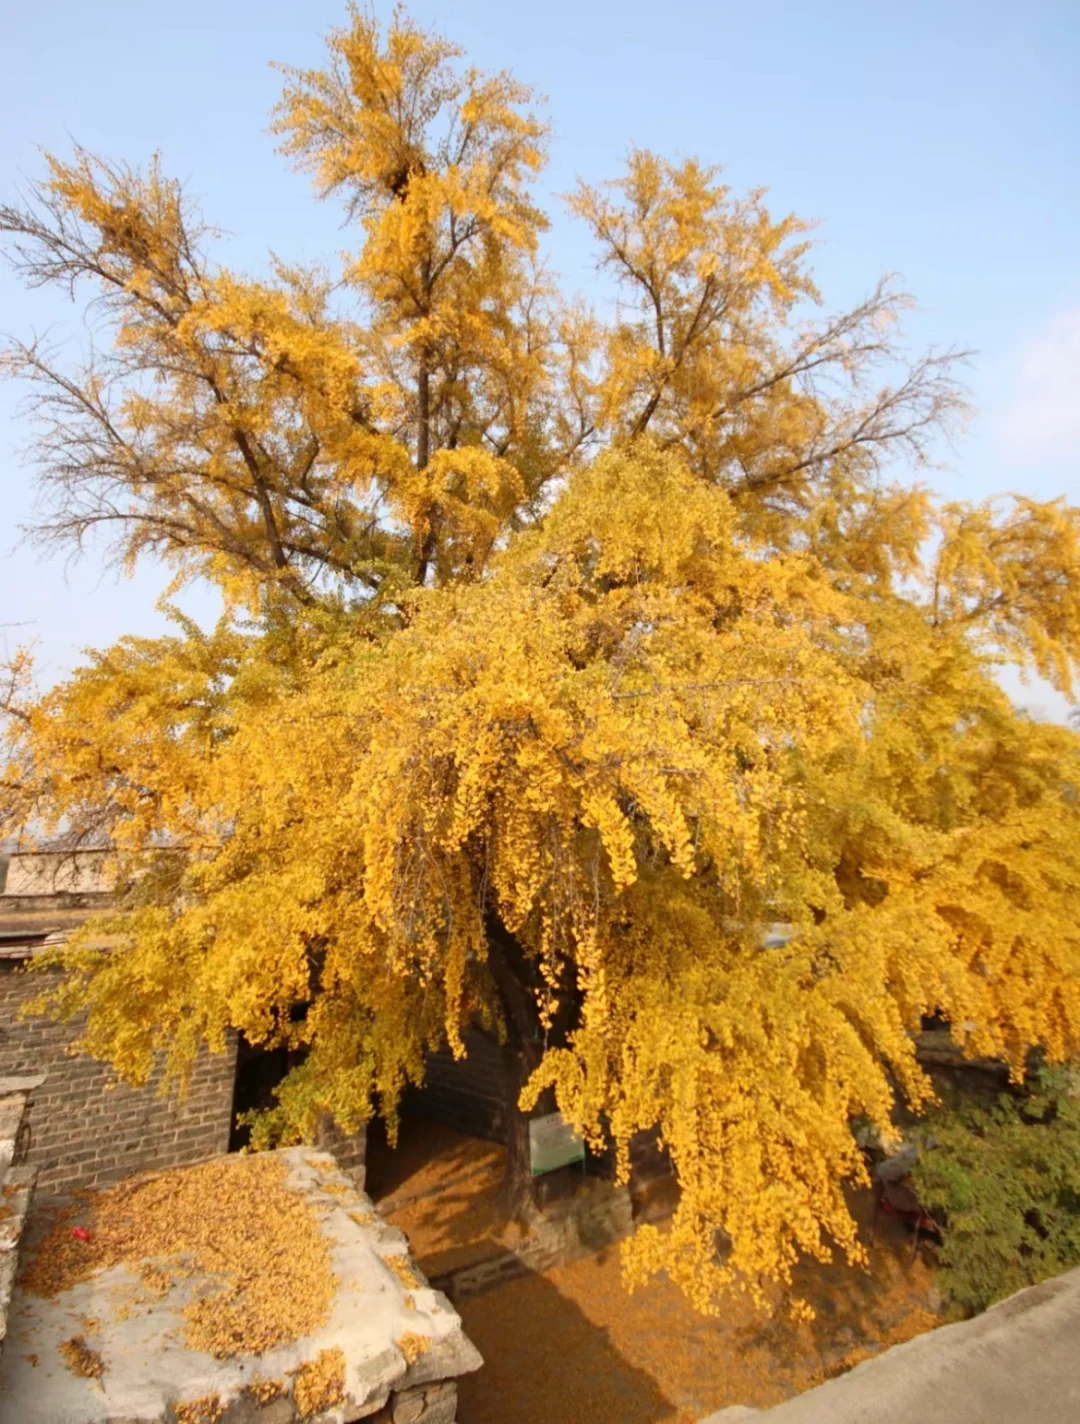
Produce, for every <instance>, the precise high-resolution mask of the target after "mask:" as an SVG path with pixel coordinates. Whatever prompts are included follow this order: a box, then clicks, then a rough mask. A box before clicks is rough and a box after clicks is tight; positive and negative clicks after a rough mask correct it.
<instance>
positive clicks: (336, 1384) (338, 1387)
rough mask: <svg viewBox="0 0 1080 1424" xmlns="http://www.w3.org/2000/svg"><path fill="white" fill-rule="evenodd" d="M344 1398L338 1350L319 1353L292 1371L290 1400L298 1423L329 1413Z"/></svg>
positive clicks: (342, 1376) (342, 1358) (343, 1380)
mask: <svg viewBox="0 0 1080 1424" xmlns="http://www.w3.org/2000/svg"><path fill="white" fill-rule="evenodd" d="M344 1397H345V1356H344V1354H343V1353H342V1352H341V1350H338V1349H333V1350H320V1351H319V1353H318V1354H317V1355H316V1356H315V1358H314V1359H313V1360H308V1361H306V1362H305V1363H304V1364H302V1365H301V1366H300V1368H299V1369H298V1370H297V1371H296V1373H295V1376H294V1380H293V1400H294V1402H295V1404H296V1408H297V1410H298V1412H299V1414H300V1418H301V1419H309V1418H310V1417H311V1416H312V1415H313V1414H320V1413H322V1411H323V1410H324V1409H332V1408H333V1406H334V1405H335V1404H338V1403H340V1402H341V1400H342V1399H343V1398H344Z"/></svg>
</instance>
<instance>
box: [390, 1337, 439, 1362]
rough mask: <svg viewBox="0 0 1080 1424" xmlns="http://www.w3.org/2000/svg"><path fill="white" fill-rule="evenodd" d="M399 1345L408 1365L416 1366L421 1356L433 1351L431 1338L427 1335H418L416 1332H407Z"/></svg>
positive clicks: (399, 1341)
mask: <svg viewBox="0 0 1080 1424" xmlns="http://www.w3.org/2000/svg"><path fill="white" fill-rule="evenodd" d="M397 1343H398V1349H399V1350H400V1351H401V1353H402V1354H403V1355H404V1356H405V1363H406V1364H408V1365H415V1364H416V1362H417V1360H418V1359H419V1358H420V1356H421V1355H423V1354H426V1353H427V1351H428V1350H430V1349H431V1340H430V1338H429V1337H428V1336H427V1335H417V1333H416V1332H415V1331H414V1330H406V1332H405V1334H404V1335H402V1337H401V1338H400V1339H399V1340H398V1342H397Z"/></svg>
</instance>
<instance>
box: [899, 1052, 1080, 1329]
mask: <svg viewBox="0 0 1080 1424" xmlns="http://www.w3.org/2000/svg"><path fill="white" fill-rule="evenodd" d="M1069 1084H1070V1080H1069V1078H1068V1076H1067V1075H1066V1074H1065V1073H1063V1072H1058V1073H1048V1072H1043V1073H1041V1074H1040V1075H1039V1077H1038V1080H1037V1082H1036V1084H1035V1086H1034V1088H1033V1089H1032V1090H1031V1091H1029V1092H1027V1093H1025V1094H1024V1095H1022V1096H1020V1097H1019V1098H1017V1097H1013V1096H1008V1095H1003V1096H1002V1097H1001V1098H999V1099H998V1102H997V1105H996V1106H994V1107H990V1108H987V1107H986V1106H984V1105H981V1104H977V1103H975V1102H973V1101H972V1100H970V1099H967V1100H965V1101H962V1102H959V1103H956V1104H953V1105H950V1106H947V1107H943V1108H941V1109H938V1110H937V1111H935V1112H934V1113H933V1114H931V1116H930V1118H929V1119H928V1120H927V1123H926V1125H925V1128H924V1130H923V1131H922V1132H921V1133H920V1138H921V1139H922V1142H923V1144H924V1148H923V1150H922V1151H921V1152H920V1155H919V1160H918V1162H917V1164H916V1166H915V1170H914V1174H913V1175H914V1180H915V1186H916V1190H917V1191H918V1194H919V1198H920V1200H921V1201H922V1203H923V1205H924V1206H925V1207H927V1208H928V1209H929V1210H930V1211H931V1212H932V1213H933V1214H934V1216H935V1217H936V1218H937V1219H938V1220H939V1221H942V1222H943V1223H944V1226H945V1232H944V1241H943V1245H942V1249H941V1273H940V1278H939V1284H940V1286H941V1290H942V1293H943V1295H944V1297H945V1300H946V1303H947V1304H948V1306H949V1307H950V1309H951V1311H952V1313H953V1314H955V1315H958V1316H968V1315H975V1314H977V1313H978V1312H979V1311H981V1310H985V1309H986V1308H987V1306H989V1305H993V1303H994V1302H995V1301H997V1300H1002V1299H1003V1298H1004V1297H1005V1296H1007V1295H1011V1294H1012V1293H1013V1292H1014V1291H1017V1290H1021V1289H1022V1288H1023V1287H1024V1286H1030V1285H1034V1284H1035V1283H1036V1282H1037V1281H1041V1280H1045V1279H1046V1278H1047V1277H1048V1276H1054V1275H1058V1274H1059V1273H1060V1272H1062V1271H1066V1270H1068V1269H1070V1268H1071V1267H1072V1266H1077V1265H1080V1098H1078V1097H1075V1096H1070V1094H1069V1092H1068V1088H1069ZM1074 1091H1075V1086H1074ZM930 1143H932V1144H933V1145H932V1146H930V1145H929V1144H930Z"/></svg>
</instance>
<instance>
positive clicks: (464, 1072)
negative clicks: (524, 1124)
mask: <svg viewBox="0 0 1080 1424" xmlns="http://www.w3.org/2000/svg"><path fill="white" fill-rule="evenodd" d="M465 1048H466V1056H465V1057H464V1058H460V1059H455V1058H454V1055H453V1054H452V1053H451V1052H450V1049H449V1048H447V1047H443V1048H440V1049H439V1050H438V1052H436V1053H433V1054H431V1055H430V1057H429V1058H428V1060H427V1076H426V1078H425V1081H424V1087H423V1089H422V1097H421V1098H418V1102H422V1107H423V1112H424V1114H425V1116H427V1117H430V1118H433V1119H434V1120H435V1121H436V1122H441V1123H445V1124H446V1126H447V1127H452V1128H454V1129H455V1131H457V1132H463V1133H465V1135H466V1136H467V1137H482V1138H484V1139H485V1140H486V1141H488V1142H505V1141H506V1096H507V1094H506V1070H505V1068H504V1067H503V1056H502V1050H501V1049H500V1048H499V1047H498V1045H497V1044H495V1043H492V1041H491V1040H490V1039H489V1038H485V1037H484V1035H483V1034H481V1033H476V1032H472V1033H468V1034H466V1036H465Z"/></svg>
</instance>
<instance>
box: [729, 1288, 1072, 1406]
mask: <svg viewBox="0 0 1080 1424" xmlns="http://www.w3.org/2000/svg"><path fill="white" fill-rule="evenodd" d="M1078 1419H1080V1270H1076V1271H1069V1272H1068V1273H1067V1274H1065V1275H1063V1276H1056V1277H1055V1278H1054V1279H1053V1280H1049V1281H1043V1282H1042V1284H1041V1285H1037V1286H1032V1287H1030V1289H1028V1290H1023V1291H1019V1292H1018V1293H1017V1294H1016V1295H1012V1296H1010V1297H1009V1298H1008V1300H1003V1301H1002V1302H1001V1303H1000V1305H995V1306H993V1307H992V1309H990V1310H988V1311H986V1312H985V1314H983V1315H979V1316H976V1317H975V1319H974V1320H966V1321H964V1322H963V1323H962V1324H959V1325H944V1326H942V1327H941V1328H940V1329H939V1330H931V1331H928V1332H927V1334H925V1335H918V1336H916V1338H915V1339H914V1340H908V1341H907V1342H906V1343H905V1344H903V1345H894V1346H893V1347H892V1349H891V1350H886V1351H884V1353H882V1354H880V1355H878V1356H876V1357H875V1358H874V1359H872V1360H866V1361H865V1362H864V1363H863V1364H861V1365H858V1366H856V1368H855V1369H853V1370H852V1371H851V1372H850V1373H849V1374H846V1375H841V1376H840V1377H839V1378H838V1379H833V1380H829V1381H828V1382H827V1383H825V1384H823V1385H819V1386H818V1388H817V1389H811V1390H808V1391H807V1392H806V1393H805V1394H800V1395H798V1396H797V1397H796V1398H795V1399H789V1400H787V1401H786V1402H785V1403H783V1404H778V1405H776V1406H775V1407H774V1408H773V1409H761V1410H756V1409H748V1408H746V1407H745V1406H742V1405H734V1406H732V1407H731V1408H728V1409H721V1410H720V1412H719V1413H718V1414H710V1415H709V1418H708V1419H707V1420H704V1421H703V1424H736V1421H741V1420H746V1421H747V1424H749V1422H750V1421H753V1424H867V1421H870V1420H872V1421H873V1424H918V1421H922V1420H926V1421H930V1420H948V1424H1027V1421H1031V1424H1035V1421H1038V1424H1076V1421H1077V1420H1078Z"/></svg>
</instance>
